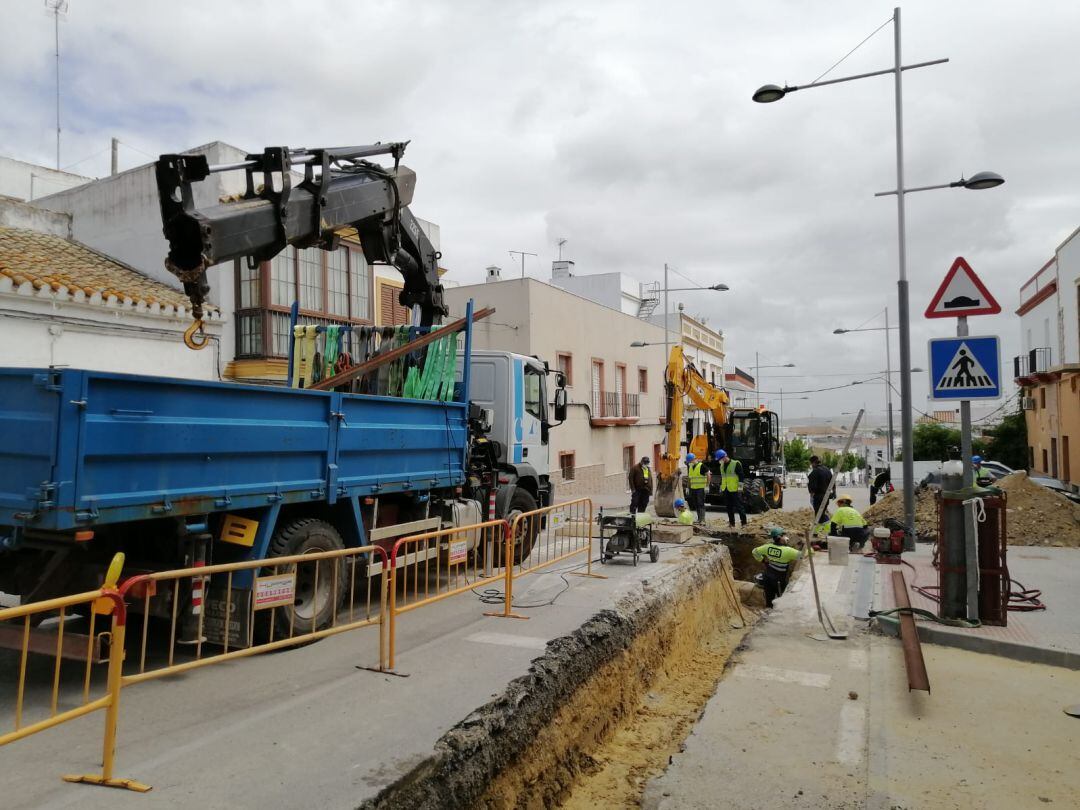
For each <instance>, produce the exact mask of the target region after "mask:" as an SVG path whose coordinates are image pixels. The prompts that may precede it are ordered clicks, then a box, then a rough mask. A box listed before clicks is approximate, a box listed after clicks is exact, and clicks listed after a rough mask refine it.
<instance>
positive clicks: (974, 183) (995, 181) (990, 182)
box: [961, 172, 1005, 191]
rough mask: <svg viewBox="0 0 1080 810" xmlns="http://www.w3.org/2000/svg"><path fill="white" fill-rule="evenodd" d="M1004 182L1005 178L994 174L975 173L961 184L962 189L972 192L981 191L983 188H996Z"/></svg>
mask: <svg viewBox="0 0 1080 810" xmlns="http://www.w3.org/2000/svg"><path fill="white" fill-rule="evenodd" d="M1004 182H1005V178H1004V177H1002V176H1001V175H1000V174H995V173H994V172H976V173H975V174H973V175H971V177H969V178H968V179H967V180H964V181H962V182H961V185H963V187H964V188H969V189H971V190H972V191H982V189H984V188H997V187H998V186H1000V185H1001V184H1002V183H1004Z"/></svg>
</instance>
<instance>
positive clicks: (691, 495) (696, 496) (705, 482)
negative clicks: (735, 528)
mask: <svg viewBox="0 0 1080 810" xmlns="http://www.w3.org/2000/svg"><path fill="white" fill-rule="evenodd" d="M711 480H712V473H710V472H709V469H708V468H707V467H706V466H705V463H704V462H702V461H698V460H697V456H695V455H694V454H693V453H687V454H686V486H687V489H688V492H687V496H688V500H689V501H690V508H691V509H693V510H694V511H695V512H697V522H698V523H704V522H705V493H706V492H708V491H709V482H710V481H711Z"/></svg>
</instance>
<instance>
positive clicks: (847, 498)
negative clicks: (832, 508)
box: [836, 495, 851, 503]
mask: <svg viewBox="0 0 1080 810" xmlns="http://www.w3.org/2000/svg"><path fill="white" fill-rule="evenodd" d="M836 502H837V503H845V502H846V503H851V496H850V495H841V496H839V497H838V498H837V499H836Z"/></svg>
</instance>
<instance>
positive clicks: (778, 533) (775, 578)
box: [751, 526, 802, 607]
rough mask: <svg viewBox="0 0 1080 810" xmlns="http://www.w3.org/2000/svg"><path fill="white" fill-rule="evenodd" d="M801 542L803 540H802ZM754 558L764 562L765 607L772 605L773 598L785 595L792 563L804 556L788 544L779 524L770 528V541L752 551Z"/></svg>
mask: <svg viewBox="0 0 1080 810" xmlns="http://www.w3.org/2000/svg"><path fill="white" fill-rule="evenodd" d="M800 544H801V541H800ZM751 553H752V554H753V555H754V559H755V560H757V561H758V562H760V563H763V564H764V569H763V571H762V573H761V585H762V587H763V588H764V589H765V607H772V606H773V600H774V599H776V597H778V596H781V595H783V593H784V589H785V588H787V584H788V577H790V576H791V564H792V563H793V562H795V560H797V559H799V557H801V556H802V553H801V552H800V551H798V550H797V549H794V548H792V547H791V546H789V545H788V539H787V535H785V534H784V530H783V529H781V528H780V527H779V526H773V528H771V529H769V542H768V543H766V544H765V545H763V546H758V547H757V548H755V549H754V550H753V551H752V552H751Z"/></svg>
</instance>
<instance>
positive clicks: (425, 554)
mask: <svg viewBox="0 0 1080 810" xmlns="http://www.w3.org/2000/svg"><path fill="white" fill-rule="evenodd" d="M508 531H509V525H508V524H507V522H506V521H505V520H488V521H485V522H484V523H477V524H475V525H472V526H459V527H455V528H452V529H441V530H439V531H434V532H425V533H423V534H414V535H412V536H410V537H402V538H401V539H400V540H398V541H397V542H396V543H394V548H393V551H391V552H390V565H391V569H390V573H391V576H390V579H391V582H390V587H389V591H390V608H389V618H390V655H389V666H390V669H393V668H394V655H395V652H396V647H397V617H398V616H400V615H401V614H402V613H407V612H408V611H410V610H416V609H417V608H421V607H424V606H425V605H430V604H432V603H433V602H438V601H441V600H443V599H447V598H449V597H451V596H455V595H457V594H459V593H464V592H465V591H468V590H471V589H472V588H476V587H479V586H481V585H487V584H490V583H492V582H498V581H499V580H501V579H505V578H506V576H507V571H508V569H509V568H511V567H512V566H508V565H507V560H508V559H509V556H508V554H507V551H506V549H507V536H508Z"/></svg>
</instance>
